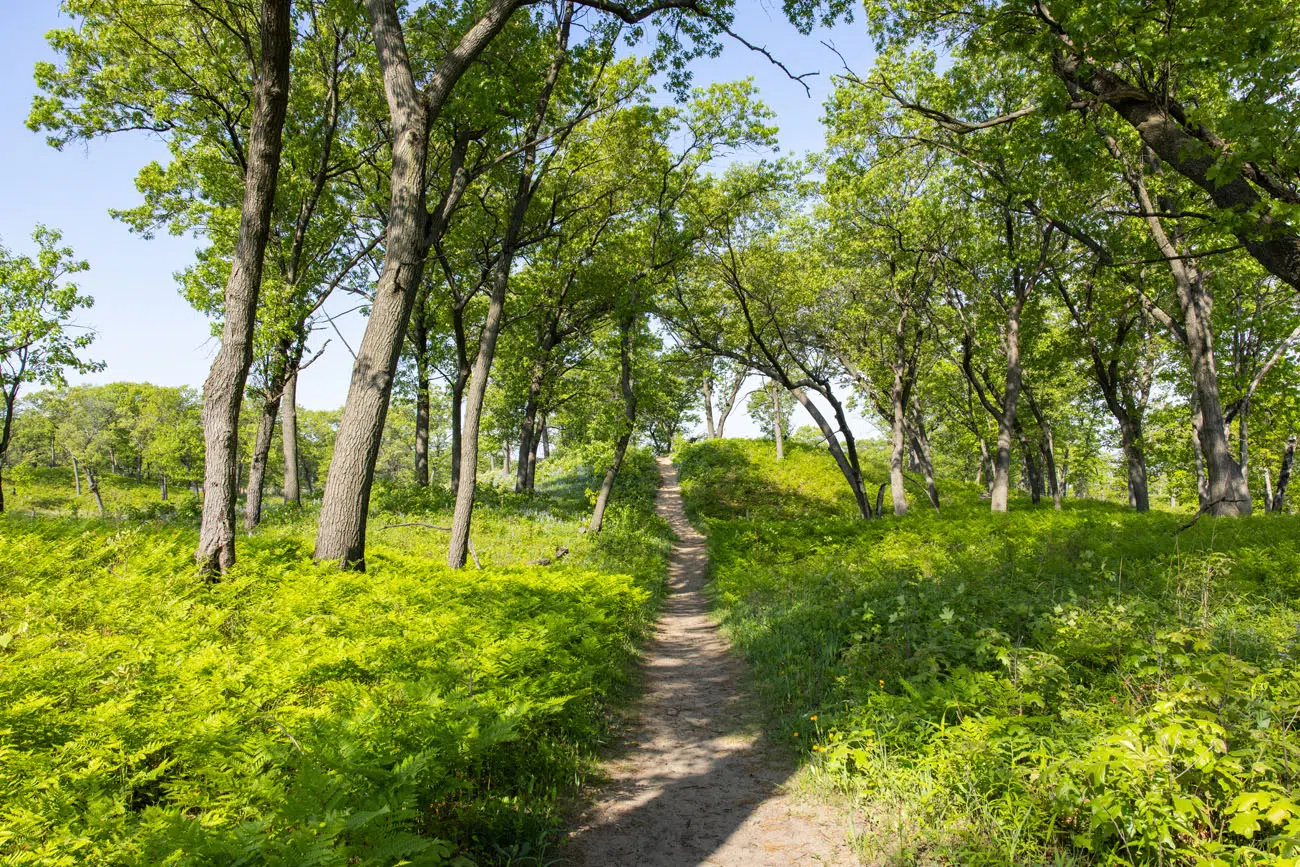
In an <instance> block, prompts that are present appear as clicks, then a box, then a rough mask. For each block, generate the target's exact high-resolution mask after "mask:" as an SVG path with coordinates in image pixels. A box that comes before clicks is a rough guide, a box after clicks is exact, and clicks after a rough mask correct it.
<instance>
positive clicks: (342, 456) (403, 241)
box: [315, 0, 518, 569]
mask: <svg viewBox="0 0 1300 867" xmlns="http://www.w3.org/2000/svg"><path fill="white" fill-rule="evenodd" d="M517 2H518V0H492V2H491V3H490V4H489V5H488V8H487V9H486V10H485V11H484V13H483V15H482V17H480V18H479V20H478V21H477V22H476V23H475V24H474V25H473V26H472V27H471V28H470V29H469V31H467V32H466V33H465V35H464V36H463V37H462V38H461V40H460V42H458V43H457V45H456V46H455V47H454V48H453V49H451V50H450V51H448V52H446V53H445V54H444V55H443V57H442V60H441V62H439V63H438V64H436V66H435V72H434V73H433V75H432V78H431V80H430V81H429V84H428V85H427V87H426V88H425V90H424V92H423V93H421V92H420V91H419V90H418V89H417V88H416V86H415V79H414V77H413V75H412V73H411V65H410V61H409V60H408V58H407V53H406V44H405V41H404V38H403V35H402V25H401V20H400V18H399V17H398V12H397V7H396V5H395V3H394V2H393V0H366V11H367V13H368V15H369V17H370V29H371V34H372V35H373V37H374V42H375V47H376V50H377V53H378V56H379V65H380V68H381V69H382V71H383V79H384V96H385V99H386V101H387V103H388V113H389V122H390V127H391V130H392V132H391V136H392V145H391V149H390V150H391V159H390V162H391V169H390V172H389V177H390V185H389V186H390V200H389V208H388V229H387V233H386V236H385V240H386V246H385V250H384V264H383V268H382V271H381V272H380V276H379V281H378V283H377V285H376V287H375V298H374V302H373V304H372V305H371V308H370V318H369V321H368V322H367V324H366V331H365V334H364V336H363V337H362V338H361V346H360V348H359V349H358V350H357V355H356V360H355V361H354V363H353V366H352V380H351V383H350V384H349V386H348V397H347V403H345V404H344V406H343V416H342V418H341V419H340V421H339V431H338V435H337V437H336V438H335V446H334V458H333V461H332V462H331V464H330V472H329V477H328V478H327V479H326V482H325V496H324V499H323V500H322V502H321V512H320V527H319V530H318V532H317V535H316V551H315V557H316V559H317V560H320V561H334V562H337V563H339V564H340V565H342V566H343V567H345V568H357V569H364V568H365V547H366V517H367V514H366V513H367V510H368V508H369V504H370V487H371V485H372V484H373V483H374V476H375V461H376V459H377V458H378V456H379V444H380V439H381V438H382V436H383V431H384V420H385V417H386V416H387V414H388V401H389V398H390V396H391V394H392V386H393V377H394V375H395V373H396V371H397V363H398V360H399V359H400V357H401V351H402V342H403V339H404V338H405V333H406V326H407V323H408V322H409V321H410V318H411V308H412V307H413V306H414V304H415V295H416V292H417V291H418V290H419V288H420V281H421V278H422V276H423V272H424V262H425V258H426V256H427V254H428V250H429V246H430V244H431V243H432V240H433V237H432V234H433V232H434V227H433V226H431V220H430V216H431V215H430V214H429V212H428V210H427V208H426V204H425V203H426V186H427V178H426V175H425V163H426V159H427V156H428V149H429V129H430V127H431V126H432V124H433V122H434V120H435V119H436V118H437V116H438V115H439V114H440V113H441V111H442V108H443V106H444V105H445V104H446V102H447V99H448V98H449V97H450V96H451V92H452V89H453V88H454V87H455V84H456V82H457V81H458V80H459V79H460V77H461V75H463V74H464V72H465V70H466V69H467V68H469V65H470V64H471V63H472V62H473V61H474V58H476V57H477V56H478V55H479V53H480V52H482V50H483V49H484V48H485V47H486V46H487V45H488V43H489V42H491V41H492V39H493V38H494V37H495V36H496V35H497V34H498V33H500V32H501V29H502V28H503V27H505V25H506V22H507V21H508V20H509V18H510V15H511V13H512V12H514V9H515V6H516V4H517ZM476 432H477V431H476Z"/></svg>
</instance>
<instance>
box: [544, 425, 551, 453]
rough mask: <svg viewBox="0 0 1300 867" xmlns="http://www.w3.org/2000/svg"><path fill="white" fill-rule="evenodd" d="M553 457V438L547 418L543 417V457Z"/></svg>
mask: <svg viewBox="0 0 1300 867" xmlns="http://www.w3.org/2000/svg"><path fill="white" fill-rule="evenodd" d="M550 457H551V438H550V436H549V432H548V429H547V427H546V419H542V459H543V460H549V459H550Z"/></svg>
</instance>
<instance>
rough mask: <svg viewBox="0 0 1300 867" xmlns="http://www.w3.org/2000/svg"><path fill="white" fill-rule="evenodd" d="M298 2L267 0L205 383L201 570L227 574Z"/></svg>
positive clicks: (231, 557)
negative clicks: (239, 195) (235, 230)
mask: <svg viewBox="0 0 1300 867" xmlns="http://www.w3.org/2000/svg"><path fill="white" fill-rule="evenodd" d="M289 3H290V0H262V2H261V20H260V23H259V29H260V32H261V41H262V46H261V48H262V54H261V58H260V59H259V61H258V74H257V78H256V81H255V84H254V86H253V118H252V125H251V128H250V130H249V136H248V148H247V153H248V155H247V159H246V164H245V165H246V168H245V171H244V200H243V203H242V205H241V207H240V212H239V240H238V241H237V242H236V245H235V256H234V260H233V261H232V262H231V268H230V277H229V279H228V280H227V281H226V290H225V303H224V307H223V315H224V322H223V323H222V329H221V349H220V350H218V352H217V357H216V358H215V359H214V360H213V362H212V369H211V371H210V372H209V373H208V378H207V381H206V382H205V383H204V386H203V413H202V418H203V441H204V465H203V466H204V480H203V484H204V488H205V491H206V493H205V496H204V498H203V518H202V522H201V523H200V525H199V547H198V551H196V552H195V559H196V560H197V561H198V564H199V568H200V570H201V571H203V572H204V573H207V574H214V573H219V572H225V571H226V570H227V569H229V568H230V567H231V566H232V565H233V564H234V562H235V502H236V500H237V499H238V497H239V492H238V485H237V483H236V480H235V467H236V464H237V463H238V453H239V409H240V403H241V402H242V400H243V397H244V383H245V382H246V381H247V379H248V368H249V366H250V365H251V364H252V363H253V328H254V326H255V320H256V314H257V298H258V293H259V292H260V290H261V286H262V263H263V255H264V253H265V252H266V241H267V237H268V235H269V234H270V231H271V212H272V209H273V207H274V205H275V187H276V180H277V179H278V177H279V173H280V152H281V141H282V133H283V131H284V116H285V110H286V107H287V105H288V101H289V53H290V46H291V44H292V42H293V26H292V22H291V20H290V15H289Z"/></svg>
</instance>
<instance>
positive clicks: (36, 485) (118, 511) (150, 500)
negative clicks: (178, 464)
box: [4, 464, 199, 521]
mask: <svg viewBox="0 0 1300 867" xmlns="http://www.w3.org/2000/svg"><path fill="white" fill-rule="evenodd" d="M98 481H99V493H100V496H101V497H102V498H103V500H104V512H105V517H107V518H114V519H121V520H135V521H138V520H142V519H147V518H167V519H170V518H176V517H178V516H179V517H180V518H181V519H182V520H185V519H190V518H195V517H196V516H197V515H198V509H199V499H198V496H197V495H196V494H194V493H193V492H192V491H191V490H190V488H189V483H188V482H181V481H176V482H173V483H172V485H171V486H170V488H169V490H168V492H167V502H165V503H164V502H162V500H161V493H160V490H159V487H158V483H157V482H153V481H148V482H145V481H136V480H135V479H134V478H132V477H131V476H123V475H118V474H116V473H102V474H101V475H100V476H99V479H98ZM4 485H5V509H6V511H8V512H10V513H11V514H14V515H20V514H22V515H28V516H29V517H30V516H35V517H73V518H76V517H86V518H89V517H96V516H98V514H99V507H98V505H96V503H95V497H94V495H93V494H91V492H90V486H89V484H87V482H86V479H85V477H84V476H83V477H82V479H81V494H80V495H78V494H77V487H76V483H75V482H74V481H73V478H72V469H71V468H69V467H34V466H31V465H28V464H19V465H18V466H16V467H12V468H7V469H6V470H5V472H4Z"/></svg>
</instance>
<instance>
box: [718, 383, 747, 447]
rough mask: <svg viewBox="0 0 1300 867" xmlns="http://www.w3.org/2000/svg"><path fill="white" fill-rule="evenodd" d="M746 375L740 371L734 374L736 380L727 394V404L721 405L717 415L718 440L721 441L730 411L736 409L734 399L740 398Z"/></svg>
mask: <svg viewBox="0 0 1300 867" xmlns="http://www.w3.org/2000/svg"><path fill="white" fill-rule="evenodd" d="M746 373H747V371H744V370H742V371H739V372H738V373H737V374H736V380H735V382H733V383H732V385H731V391H730V392H729V393H728V394H727V402H726V403H724V404H723V405H722V410H721V411H720V412H719V413H718V439H722V437H723V431H724V430H726V427H727V419H728V418H730V417H731V411H732V410H733V409H735V408H736V398H738V397H739V396H740V390H741V389H742V388H744V386H745V374H746Z"/></svg>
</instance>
